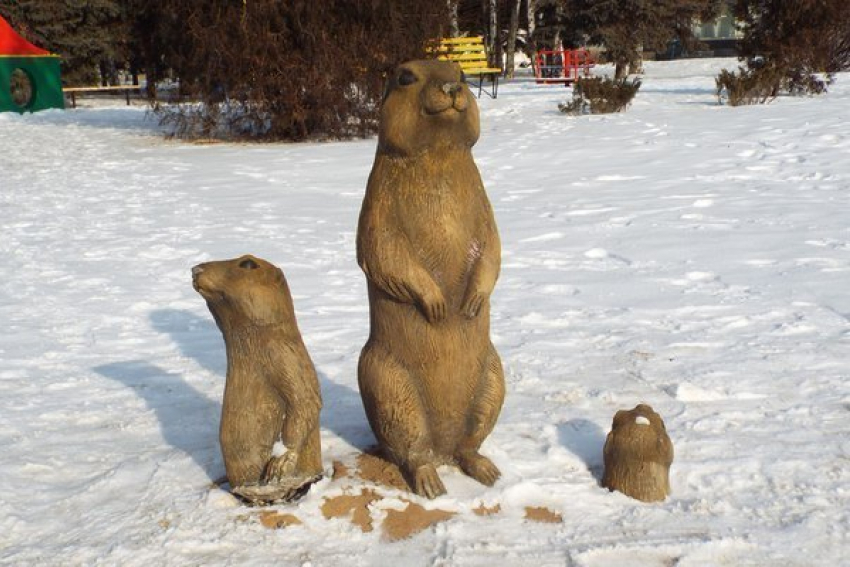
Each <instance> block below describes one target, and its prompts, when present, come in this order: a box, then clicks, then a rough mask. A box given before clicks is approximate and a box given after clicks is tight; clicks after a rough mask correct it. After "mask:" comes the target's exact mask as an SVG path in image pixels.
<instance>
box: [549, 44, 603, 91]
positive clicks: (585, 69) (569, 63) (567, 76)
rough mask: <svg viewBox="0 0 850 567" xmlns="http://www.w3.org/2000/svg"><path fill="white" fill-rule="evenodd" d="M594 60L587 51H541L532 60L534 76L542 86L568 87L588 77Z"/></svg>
mask: <svg viewBox="0 0 850 567" xmlns="http://www.w3.org/2000/svg"><path fill="white" fill-rule="evenodd" d="M595 65H596V60H595V59H594V58H593V56H592V55H591V54H590V52H589V51H588V50H587V49H541V50H540V51H538V52H537V55H536V56H535V58H534V76H535V79H536V82H537V83H538V84H542V85H551V84H558V83H563V84H564V86H568V85H570V84H572V83H573V82H575V81H576V80H578V79H579V78H581V77H582V76H584V77H589V76H590V69H591V68H593V67H594V66H595Z"/></svg>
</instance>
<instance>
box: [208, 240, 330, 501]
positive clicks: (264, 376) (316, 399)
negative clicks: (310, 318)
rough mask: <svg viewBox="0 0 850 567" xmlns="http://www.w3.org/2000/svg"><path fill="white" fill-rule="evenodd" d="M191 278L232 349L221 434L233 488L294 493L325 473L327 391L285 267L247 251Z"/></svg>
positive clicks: (267, 497) (257, 497)
mask: <svg viewBox="0 0 850 567" xmlns="http://www.w3.org/2000/svg"><path fill="white" fill-rule="evenodd" d="M192 282H193V285H194V288H195V290H196V291H197V292H198V293H200V294H201V296H202V297H203V298H204V299H205V300H206V301H207V306H208V307H209V309H210V312H211V313H212V315H213V317H214V318H215V321H216V324H218V328H219V329H220V330H221V333H222V335H224V343H225V348H226V350H227V380H226V384H225V388H224V403H223V405H222V411H221V428H220V432H219V437H220V442H221V451H222V454H223V456H224V467H225V469H226V471H227V478H228V481H229V482H230V486H231V490H232V491H233V493H234V494H237V495H239V496H241V497H243V498H245V499H246V500H248V501H251V502H254V503H263V502H274V501H279V500H289V499H292V498H294V497H296V496H298V495H300V494H301V493H303V492H304V491H305V490H306V489H307V487H309V485H310V483H312V482H313V481H315V480H316V479H318V478H319V477H320V476H321V473H322V455H321V447H320V439H319V410H320V409H321V407H322V399H321V395H320V393H319V381H318V378H317V377H316V370H315V368H314V367H313V363H312V361H311V360H310V356H309V355H308V354H307V349H306V348H305V347H304V343H303V341H302V340H301V333H300V332H299V331H298V325H297V323H296V322H295V310H294V308H293V305H292V298H291V296H290V294H289V287H288V286H287V284H286V279H285V278H284V277H283V272H281V271H280V269H279V268H277V267H276V266H274V265H272V264H270V263H269V262H267V261H265V260H262V259H260V258H256V257H254V256H242V257H241V258H235V259H233V260H223V261H218V262H207V263H205V264H200V265H198V266H195V267H194V268H192ZM276 444H277V446H276Z"/></svg>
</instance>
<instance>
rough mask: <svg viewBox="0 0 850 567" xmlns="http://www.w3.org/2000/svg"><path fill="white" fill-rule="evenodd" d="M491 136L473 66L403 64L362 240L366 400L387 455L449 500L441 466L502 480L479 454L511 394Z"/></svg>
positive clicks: (393, 82)
mask: <svg viewBox="0 0 850 567" xmlns="http://www.w3.org/2000/svg"><path fill="white" fill-rule="evenodd" d="M478 135H479V124H478V107H477V105H476V103H475V99H474V98H473V96H472V94H471V93H470V91H469V88H468V87H467V85H466V83H465V81H464V79H463V75H462V73H461V70H460V67H458V66H457V65H456V64H454V63H449V62H442V61H414V62H410V63H406V64H404V65H401V66H400V67H399V68H398V69H396V71H395V73H394V74H393V75H392V77H391V78H390V80H389V84H388V87H387V92H386V95H385V97H384V102H383V106H382V109H381V122H380V129H379V137H378V149H377V155H376V157H375V163H374V165H373V167H372V172H371V175H370V177H369V182H368V186H367V188H366V195H365V197H364V200H363V207H362V210H361V212H360V221H359V226H358V230H357V260H358V263H359V264H360V267H361V268H362V269H363V271H364V272H365V274H366V278H367V282H368V290H369V310H370V334H369V340H368V342H367V343H366V346H365V347H364V348H363V352H362V353H361V355H360V363H359V368H358V380H359V385H360V394H361V396H362V398H363V404H364V406H365V408H366V414H367V416H368V419H369V423H370V425H371V426H372V430H373V431H374V433H375V436H376V437H377V439H378V442H379V444H380V446H381V449H382V450H383V452H384V454H385V455H386V456H387V457H388V458H389V459H391V460H392V461H394V462H395V463H396V464H397V465H398V466H399V468H400V469H401V471H402V473H403V474H404V475H405V477H406V479H407V482H408V484H409V485H410V486H411V488H412V489H413V490H414V491H415V492H416V493H417V494H419V495H422V496H426V497H428V498H435V497H436V496H438V495H440V494H445V491H446V490H445V487H444V486H443V483H442V481H441V480H440V477H439V475H438V474H437V466H439V465H441V464H453V465H457V466H459V467H460V469H461V470H462V471H463V472H464V473H465V474H467V475H469V476H470V477H472V478H474V479H475V480H477V481H479V482H481V483H483V484H486V485H493V484H494V483H495V482H496V480H497V479H498V478H499V475H500V472H499V469H498V468H497V467H496V466H495V465H494V464H493V463H492V462H491V461H490V459H488V458H487V457H485V456H483V455H481V454H480V453H479V452H478V451H479V447H480V446H481V443H482V442H483V441H484V439H485V438H486V437H487V435H489V434H490V432H491V431H492V430H493V426H494V425H495V423H496V418H497V417H498V415H499V411H500V410H501V407H502V402H503V400H504V394H505V385H504V376H503V373H502V363H501V361H500V359H499V355H498V354H497V353H496V349H495V348H494V347H493V344H492V343H491V342H490V294H491V293H492V291H493V287H494V286H495V284H496V278H497V277H498V274H499V266H500V262H501V258H500V256H501V246H500V242H499V236H498V234H497V232H496V223H495V220H494V217H493V211H492V209H491V207H490V202H489V201H488V199H487V195H486V193H485V191H484V186H483V184H482V183H481V176H480V175H479V173H478V168H477V167H476V166H475V162H474V161H473V158H472V146H473V144H475V142H476V141H477V140H478Z"/></svg>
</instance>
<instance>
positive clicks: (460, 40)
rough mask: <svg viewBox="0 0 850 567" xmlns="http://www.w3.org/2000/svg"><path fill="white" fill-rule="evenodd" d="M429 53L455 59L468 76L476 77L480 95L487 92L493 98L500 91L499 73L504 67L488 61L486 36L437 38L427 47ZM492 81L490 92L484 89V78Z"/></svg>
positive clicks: (442, 58)
mask: <svg viewBox="0 0 850 567" xmlns="http://www.w3.org/2000/svg"><path fill="white" fill-rule="evenodd" d="M427 51H428V53H430V54H431V55H433V56H436V58H437V59H440V60H443V61H454V62H455V63H457V64H458V65H460V68H461V69H463V73H464V74H465V75H466V76H467V78H468V77H476V78H477V79H478V82H477V83H472V86H475V87H478V97H479V98H480V97H481V93H482V92H486V93H487V95H489V96H490V97H492V98H496V95H497V94H498V92H499V75H501V74H502V69H501V68H499V67H491V66H490V64H489V62H488V61H487V50H486V48H485V47H484V38H483V37H481V36H474V37H451V38H443V39H440V40H435V41H434V42H432V43H431V45H429V46H428V48H427ZM485 79H487V80H489V81H490V82H491V84H492V88H491V89H490V92H487V91H485V90H483V85H484V80H485Z"/></svg>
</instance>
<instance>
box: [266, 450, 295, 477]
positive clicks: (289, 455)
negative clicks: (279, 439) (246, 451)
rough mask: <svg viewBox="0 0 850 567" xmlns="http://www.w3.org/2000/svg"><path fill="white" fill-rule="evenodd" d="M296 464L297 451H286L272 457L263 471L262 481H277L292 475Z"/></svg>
mask: <svg viewBox="0 0 850 567" xmlns="http://www.w3.org/2000/svg"><path fill="white" fill-rule="evenodd" d="M297 464H298V452H297V451H287V452H286V453H284V454H283V455H280V456H278V457H272V458H271V459H270V460H269V462H268V464H267V465H266V470H265V472H264V473H263V482H264V483H279V482H280V481H281V479H284V478H286V477H289V476H292V473H294V472H295V465H297Z"/></svg>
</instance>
